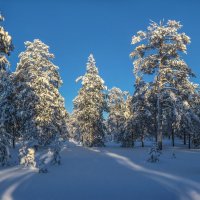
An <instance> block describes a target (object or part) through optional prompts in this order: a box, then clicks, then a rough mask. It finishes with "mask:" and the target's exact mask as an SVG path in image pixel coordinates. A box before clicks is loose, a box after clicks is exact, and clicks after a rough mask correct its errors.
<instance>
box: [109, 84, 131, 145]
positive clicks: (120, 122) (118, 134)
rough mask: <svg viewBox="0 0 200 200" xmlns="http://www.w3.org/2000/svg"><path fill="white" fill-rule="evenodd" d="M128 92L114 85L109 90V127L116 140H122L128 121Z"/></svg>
mask: <svg viewBox="0 0 200 200" xmlns="http://www.w3.org/2000/svg"><path fill="white" fill-rule="evenodd" d="M127 96H128V92H123V91H121V90H120V89H119V88H116V87H113V88H112V89H111V90H109V91H108V98H107V99H108V103H107V104H108V110H109V115H108V119H107V128H108V132H109V134H110V135H112V138H113V140H114V141H116V142H122V138H123V135H124V132H125V123H126V117H125V112H126V99H127Z"/></svg>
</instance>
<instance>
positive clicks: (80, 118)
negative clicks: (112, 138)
mask: <svg viewBox="0 0 200 200" xmlns="http://www.w3.org/2000/svg"><path fill="white" fill-rule="evenodd" d="M79 80H82V88H81V89H80V90H79V93H78V96H77V97H76V98H75V99H74V101H73V103H74V111H75V112H76V121H77V125H78V127H79V131H80V135H81V141H82V143H83V145H85V146H89V147H92V146H103V145H104V123H103V111H104V108H105V94H104V90H105V89H106V88H105V86H104V81H103V79H102V78H101V77H100V76H99V72H98V68H97V67H96V65H95V60H94V57H93V55H92V54H90V56H89V58H88V63H87V71H86V73H85V75H84V76H81V77H79V78H78V79H77V81H79Z"/></svg>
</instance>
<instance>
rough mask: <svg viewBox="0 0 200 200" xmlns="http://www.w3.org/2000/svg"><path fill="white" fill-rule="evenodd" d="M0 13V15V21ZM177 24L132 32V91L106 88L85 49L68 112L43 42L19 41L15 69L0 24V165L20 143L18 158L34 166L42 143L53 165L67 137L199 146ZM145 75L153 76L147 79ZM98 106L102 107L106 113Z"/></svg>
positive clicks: (194, 92)
mask: <svg viewBox="0 0 200 200" xmlns="http://www.w3.org/2000/svg"><path fill="white" fill-rule="evenodd" d="M3 20H4V18H3V17H2V16H0V21H3ZM181 27H182V25H181V24H180V22H177V21H174V20H168V21H167V23H166V24H165V23H164V22H160V23H155V22H151V23H150V25H149V26H148V28H147V30H146V31H138V32H137V34H136V35H135V36H133V38H132V45H134V50H133V52H131V54H130V56H131V57H132V59H133V65H134V76H135V84H134V87H135V91H134V94H133V96H131V95H130V94H129V92H127V91H121V89H120V88H116V87H113V88H111V89H107V87H106V86H105V83H104V81H103V79H102V78H101V77H100V75H99V71H98V68H97V67H96V62H95V59H94V57H93V55H92V54H90V55H89V57H88V62H87V65H86V73H85V74H84V75H83V76H80V77H78V78H77V80H76V81H77V82H79V81H81V85H82V87H81V88H80V90H79V92H78V95H77V97H76V98H75V99H74V100H73V105H74V108H73V112H72V113H71V114H69V113H68V112H67V111H66V109H65V106H64V98H63V97H62V96H61V94H60V92H59V88H60V86H61V85H62V80H61V77H60V74H59V72H58V69H59V68H58V66H56V65H54V64H53V62H52V61H53V58H54V55H53V54H52V53H50V52H49V47H48V46H47V45H46V44H44V43H43V42H41V41H40V40H39V39H35V40H34V41H33V42H25V47H26V49H25V51H24V52H22V53H20V55H19V63H18V64H17V67H16V70H15V71H14V72H12V73H11V72H10V70H9V61H8V59H7V57H8V56H9V55H10V53H11V52H12V51H13V50H14V46H13V44H12V38H11V36H10V35H9V34H8V32H6V31H5V30H4V28H3V27H2V26H0V163H1V164H2V165H6V163H7V162H8V160H9V159H10V153H9V149H10V147H11V146H12V147H13V148H15V146H16V143H17V144H18V145H19V158H20V163H21V164H24V165H29V164H30V165H35V161H34V159H35V158H34V156H35V151H37V150H38V148H46V147H49V148H50V149H51V151H52V152H53V162H54V163H60V155H59V151H60V142H61V141H65V140H66V139H68V138H74V139H75V140H77V141H79V142H81V143H82V144H83V145H84V146H88V147H94V146H104V145H105V141H106V140H108V138H110V140H113V141H115V142H118V143H121V145H122V146H123V147H133V146H134V142H135V141H136V140H140V141H141V144H142V146H144V141H145V139H146V138H155V141H156V143H157V144H158V148H159V149H162V138H163V137H164V136H167V137H170V138H171V139H172V145H173V146H174V141H175V139H174V138H175V137H179V138H182V139H183V142H184V144H186V140H188V145H189V148H190V145H191V141H192V144H193V145H194V146H196V147H197V146H199V144H200V130H199V129H200V112H199V110H200V109H199V108H200V107H199V106H200V90H199V86H198V85H197V84H194V83H192V82H191V81H190V77H194V76H195V75H194V73H193V72H192V71H191V68H190V67H189V66H188V65H187V64H186V62H185V61H184V60H183V58H182V55H183V54H186V52H187V45H188V44H189V43H190V38H189V37H188V36H187V35H186V34H185V33H182V32H180V29H181ZM146 76H151V77H153V78H152V79H151V81H147V80H146V78H145V77H146ZM104 112H107V113H108V116H107V117H106V118H105V116H104Z"/></svg>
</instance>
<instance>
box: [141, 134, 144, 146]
mask: <svg viewBox="0 0 200 200" xmlns="http://www.w3.org/2000/svg"><path fill="white" fill-rule="evenodd" d="M141 142H142V147H144V136H142V138H141Z"/></svg>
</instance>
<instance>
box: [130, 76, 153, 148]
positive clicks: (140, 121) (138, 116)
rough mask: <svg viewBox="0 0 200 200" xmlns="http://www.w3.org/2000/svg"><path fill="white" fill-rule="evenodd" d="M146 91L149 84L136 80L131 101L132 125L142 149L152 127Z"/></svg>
mask: <svg viewBox="0 0 200 200" xmlns="http://www.w3.org/2000/svg"><path fill="white" fill-rule="evenodd" d="M148 90H149V84H146V83H145V82H144V81H143V80H141V79H140V78H137V79H136V84H135V92H134V95H133V100H132V112H133V118H132V121H133V124H134V131H135V136H136V138H137V139H139V140H140V141H141V143H142V147H144V139H145V137H146V136H148V135H149V133H150V132H151V126H152V123H151V121H152V113H151V109H150V106H149V101H148V100H149V99H148ZM147 122H148V123H147Z"/></svg>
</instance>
